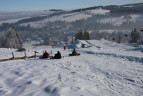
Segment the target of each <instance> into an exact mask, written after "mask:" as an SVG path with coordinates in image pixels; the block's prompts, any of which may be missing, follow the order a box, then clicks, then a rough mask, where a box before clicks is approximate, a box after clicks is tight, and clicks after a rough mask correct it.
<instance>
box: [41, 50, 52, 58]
mask: <svg viewBox="0 0 143 96" xmlns="http://www.w3.org/2000/svg"><path fill="white" fill-rule="evenodd" d="M42 58H50V55H49V53H47V50H45V53H44V54H43V57H42Z"/></svg>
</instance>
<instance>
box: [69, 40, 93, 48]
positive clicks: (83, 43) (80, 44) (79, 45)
mask: <svg viewBox="0 0 143 96" xmlns="http://www.w3.org/2000/svg"><path fill="white" fill-rule="evenodd" d="M83 47H84V48H87V47H91V46H90V45H89V44H87V42H86V41H85V40H77V41H75V42H74V43H72V44H71V45H69V46H68V48H69V49H74V48H83Z"/></svg>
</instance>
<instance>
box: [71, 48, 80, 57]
mask: <svg viewBox="0 0 143 96" xmlns="http://www.w3.org/2000/svg"><path fill="white" fill-rule="evenodd" d="M78 55H80V53H77V52H76V50H75V49H74V50H73V51H72V54H69V56H78Z"/></svg>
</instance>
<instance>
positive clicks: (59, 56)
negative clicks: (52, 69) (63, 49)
mask: <svg viewBox="0 0 143 96" xmlns="http://www.w3.org/2000/svg"><path fill="white" fill-rule="evenodd" d="M61 58H62V56H61V53H60V51H58V52H57V54H55V56H54V59H61Z"/></svg>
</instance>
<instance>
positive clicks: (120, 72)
mask: <svg viewBox="0 0 143 96" xmlns="http://www.w3.org/2000/svg"><path fill="white" fill-rule="evenodd" d="M81 43H84V44H86V48H77V51H78V52H80V53H81V56H73V57H69V56H68V54H69V53H71V50H69V49H67V50H66V51H64V50H63V49H62V48H54V49H50V50H53V54H54V53H56V51H57V50H60V51H61V53H62V55H63V56H64V58H62V59H59V60H56V59H38V58H33V59H26V60H14V61H6V62H0V78H1V79H0V96H143V53H142V48H143V46H142V45H125V44H124V45H123V44H117V43H113V42H109V41H105V40H91V41H78V42H77V43H76V44H77V45H75V46H78V45H80V44H81ZM5 50H7V49H5ZM31 50H33V49H31ZM35 50H36V49H35ZM0 51H1V54H0V56H1V57H3V54H6V53H8V50H7V51H6V52H3V51H2V50H1V49H0ZM9 51H10V52H11V50H9Z"/></svg>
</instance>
